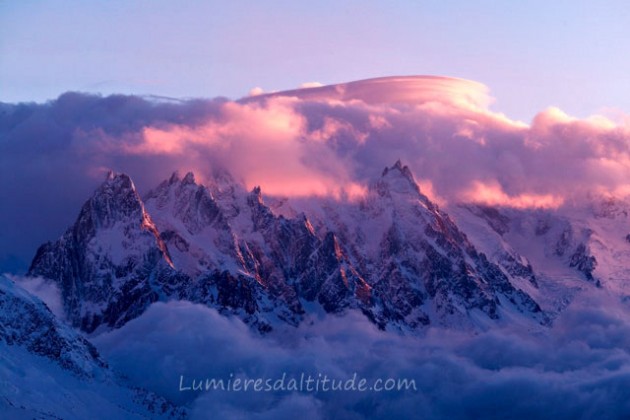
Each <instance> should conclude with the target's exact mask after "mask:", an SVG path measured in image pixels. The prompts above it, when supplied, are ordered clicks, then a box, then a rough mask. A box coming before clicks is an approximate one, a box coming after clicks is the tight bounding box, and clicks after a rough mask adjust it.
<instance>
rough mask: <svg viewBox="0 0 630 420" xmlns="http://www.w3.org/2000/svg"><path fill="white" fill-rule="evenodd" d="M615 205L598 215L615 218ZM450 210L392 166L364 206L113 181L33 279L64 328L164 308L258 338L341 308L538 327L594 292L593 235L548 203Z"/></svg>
mask: <svg viewBox="0 0 630 420" xmlns="http://www.w3.org/2000/svg"><path fill="white" fill-rule="evenodd" d="M611 206H612V205H610V206H608V207H605V208H602V209H601V211H602V212H603V213H601V214H599V215H598V216H597V215H596V216H597V217H600V219H601V218H603V219H604V220H611V218H612V220H614V219H615V217H617V216H618V214H617V213H615V212H614V206H613V207H611ZM453 215H454V216H453V217H451V216H449V215H448V214H447V213H446V212H444V211H443V210H442V209H440V208H439V206H438V205H436V204H435V203H433V202H432V201H431V200H429V199H428V198H427V196H425V195H424V194H423V193H422V192H421V191H420V188H419V187H418V184H417V183H416V181H415V179H414V176H413V174H412V173H411V171H410V170H409V168H408V167H406V166H404V165H403V164H402V163H401V162H400V161H398V162H396V163H395V164H394V165H393V166H391V167H387V168H385V169H384V170H383V171H382V173H381V174H380V176H375V177H374V179H373V180H372V182H371V183H370V184H369V187H368V189H367V191H366V193H365V194H364V195H362V196H361V197H353V198H347V197H346V198H326V197H320V198H316V199H311V200H303V201H300V200H294V201H291V200H287V199H282V198H278V197H269V198H268V199H267V197H264V196H263V192H262V191H261V189H260V188H259V187H255V188H253V189H252V190H251V191H250V190H247V189H246V188H245V187H244V186H243V185H242V184H241V183H239V182H237V181H235V180H234V179H233V178H232V177H231V175H230V174H229V173H228V172H226V171H221V170H217V171H215V176H214V177H213V178H212V179H208V180H206V181H205V182H204V183H203V184H202V183H199V182H197V181H196V179H195V176H194V175H193V174H192V173H187V174H186V175H185V176H184V177H180V176H179V175H178V174H177V173H175V174H173V175H172V176H171V177H170V179H168V180H166V181H164V182H162V183H161V184H160V185H159V186H157V187H156V188H155V189H153V190H151V191H150V192H148V193H147V194H146V195H145V196H144V197H141V196H140V194H139V193H138V192H137V190H136V188H135V186H134V184H133V181H132V180H131V179H130V178H129V177H128V176H127V175H125V174H114V173H109V174H108V176H107V179H106V180H105V182H104V183H103V184H102V185H101V186H100V187H99V188H98V189H97V190H96V191H95V192H94V194H93V196H92V197H91V198H90V199H89V200H88V201H86V202H85V204H84V205H83V207H82V209H81V211H80V212H79V216H78V218H77V220H76V222H75V223H74V225H73V226H71V227H70V228H69V229H68V230H67V231H66V233H65V234H64V235H63V236H62V237H61V238H60V239H58V240H57V241H54V242H49V243H46V244H44V245H42V246H41V247H40V248H39V249H38V250H37V253H36V255H35V257H34V259H33V262H32V264H31V267H30V269H29V272H28V276H30V277H36V276H39V277H43V278H44V279H47V281H50V282H54V283H55V284H56V285H58V287H59V288H60V290H61V294H62V299H63V307H64V312H65V315H66V318H67V320H68V321H69V322H70V323H71V324H72V325H73V326H74V327H77V328H79V329H81V330H83V331H85V332H87V333H94V332H98V331H100V330H101V329H111V328H118V327H120V326H122V325H124V324H125V323H126V322H128V321H129V320H131V319H133V318H135V317H137V316H139V315H140V314H141V313H143V312H144V311H145V310H146V308H147V307H148V306H149V305H151V304H152V303H153V302H156V301H169V300H188V301H191V302H194V303H201V304H204V305H207V306H210V307H214V308H216V309H218V310H219V311H220V312H221V313H224V314H226V315H227V314H231V315H235V316H238V317H240V318H241V319H242V320H243V321H245V322H246V323H247V324H249V325H251V326H252V327H253V328H255V329H257V330H258V331H260V332H265V331H269V330H271V329H273V328H274V327H276V326H278V325H282V324H289V325H292V326H298V325H299V324H300V323H302V322H305V321H306V320H308V319H309V318H310V317H313V316H318V314H321V313H332V314H341V313H344V312H347V311H359V312H361V313H362V314H364V315H365V316H366V317H367V318H369V320H370V321H371V322H373V323H374V324H376V325H377V326H378V327H379V328H380V329H384V330H395V331H401V332H415V331H422V329H423V328H424V327H426V326H429V325H434V326H441V327H448V328H460V329H461V328H463V329H479V328H481V329H484V328H488V326H490V325H492V324H493V323H505V322H519V323H521V322H524V323H531V324H532V325H538V326H544V325H549V324H550V323H551V322H552V320H553V318H554V316H555V315H557V313H558V312H559V311H561V310H562V308H563V305H566V303H568V302H566V301H567V300H570V296H571V293H574V292H575V291H576V290H581V289H584V288H587V287H598V286H601V280H600V279H599V278H598V277H597V275H596V272H595V271H596V268H597V267H598V259H597V258H596V257H595V256H594V255H593V252H592V249H591V248H592V246H593V245H592V244H593V243H594V241H596V235H595V232H594V231H593V230H592V229H589V228H586V227H583V226H580V225H579V224H578V223H575V222H571V221H569V220H568V219H566V218H563V217H561V216H559V215H557V214H555V213H552V212H548V211H542V210H539V211H532V210H528V211H524V210H520V211H519V210H515V209H498V208H492V207H487V206H479V205H471V204H467V205H459V206H454V207H453ZM622 215H623V217H627V214H622ZM458 223H459V226H458ZM528 230H533V232H532V231H528ZM624 236H625V235H624ZM532 237H533V238H534V239H536V240H538V241H543V242H544V245H543V246H542V247H538V250H539V251H541V252H539V254H541V253H542V254H541V255H534V254H532V253H531V252H530V250H529V249H523V247H519V246H518V245H519V244H523V243H525V242H527V243H529V244H530V245H529V247H530V248H532V246H531V244H532ZM624 240H625V239H623V238H622V239H621V241H624ZM595 243H597V242H595ZM558 277H562V278H564V279H565V280H566V281H564V282H558V281H556V280H557V278H558ZM550 287H553V288H555V289H557V290H556V292H554V293H548V291H549V290H548V289H549V288H550ZM563 302H564V303H563Z"/></svg>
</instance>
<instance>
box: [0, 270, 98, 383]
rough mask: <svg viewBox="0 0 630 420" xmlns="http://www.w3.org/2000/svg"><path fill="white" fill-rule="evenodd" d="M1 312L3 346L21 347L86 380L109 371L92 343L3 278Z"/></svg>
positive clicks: (0, 300)
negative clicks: (101, 371) (101, 372)
mask: <svg viewBox="0 0 630 420" xmlns="http://www.w3.org/2000/svg"><path fill="white" fill-rule="evenodd" d="M0 308H1V310H0V342H4V343H6V344H8V345H9V346H22V347H24V348H26V350H27V351H29V352H31V353H33V354H36V355H39V356H43V357H46V358H48V359H50V360H53V361H55V362H56V363H58V364H59V365H60V366H61V367H62V368H64V369H66V370H69V371H71V372H73V373H74V374H76V375H78V376H81V377H85V378H91V377H93V376H94V372H96V371H99V370H103V369H104V368H106V364H105V362H104V361H103V360H102V359H101V358H100V356H99V355H98V352H97V351H96V348H95V347H94V346H93V345H92V344H91V343H90V342H89V341H87V340H86V339H85V338H83V337H82V336H80V335H79V334H77V333H76V332H75V331H74V330H72V329H71V328H69V327H68V326H66V325H65V324H63V323H62V322H60V321H59V320H58V319H57V318H56V317H55V316H54V315H53V313H52V312H51V311H50V310H49V309H48V307H47V306H46V305H45V304H44V303H43V302H41V301H40V300H39V299H37V298H35V297H33V296H32V295H30V294H29V293H28V292H26V291H25V290H23V289H21V288H20V287H19V286H17V285H16V284H14V283H13V282H12V281H11V280H9V279H7V278H6V277H4V276H0Z"/></svg>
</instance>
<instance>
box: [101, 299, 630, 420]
mask: <svg viewBox="0 0 630 420" xmlns="http://www.w3.org/2000/svg"><path fill="white" fill-rule="evenodd" d="M580 299H581V300H578V301H576V302H575V303H574V304H573V305H572V306H571V307H570V308H569V309H568V310H567V311H566V312H564V313H563V314H562V315H561V316H560V317H559V318H558V319H557V322H556V324H555V325H554V327H553V328H552V329H551V330H545V331H539V332H530V331H527V332H526V331H520V330H514V329H512V330H509V329H497V330H492V331H489V332H484V333H480V334H477V335H472V334H466V333H462V332H454V331H445V330H440V329H430V330H428V331H427V333H426V334H425V335H424V336H423V337H407V336H399V335H396V334H391V333H384V332H381V331H378V330H376V329H375V328H374V326H373V325H372V324H370V323H369V321H367V320H365V318H364V317H362V316H361V315H360V314H354V313H349V314H347V315H346V316H344V317H338V316H328V317H325V318H323V319H320V320H315V321H314V322H313V323H312V324H311V325H307V324H303V325H302V326H301V327H300V328H299V329H293V328H291V327H287V329H285V330H278V331H276V332H274V333H271V334H269V335H267V336H264V337H261V336H258V335H256V334H255V333H253V332H252V331H251V330H250V329H248V328H247V327H246V326H244V325H243V324H242V323H241V322H240V321H239V320H237V319H234V318H225V317H224V316H221V315H220V314H218V313H217V312H216V311H215V310H214V309H210V308H207V307H203V306H200V305H194V304H191V303H186V302H171V303H157V304H154V305H153V306H152V307H150V308H149V310H148V311H147V312H146V313H145V314H143V315H142V316H141V317H140V318H137V319H135V320H133V321H131V322H130V323H128V324H127V325H125V326H124V327H123V328H121V329H119V330H115V331H112V332H109V333H106V334H103V335H100V336H98V337H96V338H95V341H96V344H97V346H98V347H99V350H100V351H101V352H103V353H104V354H105V355H106V356H107V357H108V360H110V361H111V363H112V364H113V366H114V368H116V369H119V370H121V371H122V372H125V374H126V375H128V377H129V378H130V380H131V381H132V383H134V384H136V385H140V386H144V387H147V388H149V389H150V390H153V391H155V392H157V393H158V394H160V395H163V396H166V397H168V398H170V399H173V400H175V401H177V402H178V403H185V404H188V405H190V406H191V407H192V413H193V418H204V417H206V416H207V414H208V413H209V412H212V413H215V414H216V413H221V414H224V415H226V416H230V417H236V418H239V417H244V416H249V415H251V414H252V413H255V414H254V415H256V416H258V417H257V418H273V417H274V416H276V417H278V416H280V417H283V416H288V415H295V414H296V413H300V412H303V413H304V414H303V415H308V416H310V417H308V418H330V417H333V416H334V417H339V416H341V417H344V418H366V417H368V418H392V417H397V418H409V417H413V416H414V415H417V413H422V414H423V418H427V419H434V418H454V419H460V418H489V417H490V418H492V417H493V416H494V417H496V418H540V417H553V418H560V419H564V418H580V417H587V418H589V417H594V416H596V417H601V418H623V417H627V416H628V415H630V403H628V401H627V398H626V395H627V392H626V390H627V387H628V386H630V352H628V345H629V344H630V324H629V323H628V320H627V317H625V316H624V313H625V311H626V310H627V309H626V308H625V307H623V306H622V304H620V303H618V302H617V301H616V300H614V299H613V298H612V297H611V296H609V295H608V294H607V293H606V292H605V291H597V290H596V291H595V292H594V293H593V294H591V295H590V296H582V297H580ZM155 325H160V328H159V329H156V328H154V326H155ZM303 372H304V373H306V374H312V375H313V376H314V377H316V376H317V375H318V374H327V375H329V377H332V378H340V379H346V378H351V377H352V375H353V374H354V373H356V374H357V375H358V377H360V378H362V377H365V378H366V379H368V380H370V381H372V380H375V379H378V378H409V379H413V380H415V383H416V387H417V390H416V391H405V392H380V393H378V392H318V393H309V392H280V391H278V392H253V391H248V392H227V391H208V392H196V393H194V392H180V391H179V384H180V382H179V381H180V375H184V377H185V378H199V379H204V378H217V379H218V378H224V379H227V378H230V375H233V376H232V377H240V378H242V379H247V378H250V379H254V378H273V379H277V378H280V377H282V375H283V373H284V374H287V375H288V376H289V377H299V375H300V374H301V373H303ZM370 383H372V382H370Z"/></svg>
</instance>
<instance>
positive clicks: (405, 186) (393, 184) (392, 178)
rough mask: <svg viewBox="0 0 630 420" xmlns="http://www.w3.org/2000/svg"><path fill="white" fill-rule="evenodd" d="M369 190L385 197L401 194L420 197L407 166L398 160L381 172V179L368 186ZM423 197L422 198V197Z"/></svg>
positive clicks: (418, 189)
mask: <svg viewBox="0 0 630 420" xmlns="http://www.w3.org/2000/svg"><path fill="white" fill-rule="evenodd" d="M370 190H373V191H376V192H377V193H378V194H379V195H382V196H386V195H391V194H392V193H394V194H403V195H409V194H411V195H412V196H416V195H421V193H420V188H419V187H418V184H417V183H416V180H415V178H414V176H413V174H412V173H411V170H410V169H409V167H408V166H406V165H403V164H402V163H401V161H400V160H398V161H396V163H395V164H394V165H393V166H391V167H387V168H385V169H384V170H383V173H382V174H381V177H380V178H379V179H378V180H376V182H373V183H372V184H371V185H370ZM423 197H424V196H423Z"/></svg>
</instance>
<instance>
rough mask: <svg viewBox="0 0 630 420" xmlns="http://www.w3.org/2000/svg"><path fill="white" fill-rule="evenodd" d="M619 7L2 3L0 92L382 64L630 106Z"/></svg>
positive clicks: (521, 115)
mask: <svg viewBox="0 0 630 420" xmlns="http://www.w3.org/2000/svg"><path fill="white" fill-rule="evenodd" d="M629 11H630V6H628V3H627V1H625V0H607V1H600V2H593V1H587V0H571V1H566V0H560V1H554V2H549V1H540V0H535V1H528V2H501V1H488V0H484V1H476V2H469V1H439V2H438V1H417V2H408V1H398V2H376V1H364V0H362V1H343V2H339V1H319V2H294V1H271V2H256V1H235V2H225V1H220V2H219V1H187V2H171V1H163V0H151V1H148V0H146V1H126V0H125V1H120V0H116V1H107V2H85V1H72V0H55V1H52V0H43V1H32V0H25V1H15V2H10V1H0V101H2V102H16V101H31V100H34V101H43V100H47V99H51V98H56V97H57V96H58V95H59V94H60V93H62V92H65V91H68V90H74V91H83V92H97V93H104V94H108V93H133V94H155V95H165V96H171V97H216V96H227V97H230V98H239V97H241V96H244V95H246V94H247V93H248V92H249V90H250V89H252V88H254V87H261V88H262V89H264V90H265V91H270V90H285V89H291V88H296V87H298V86H299V85H301V84H302V83H306V82H315V81H316V82H321V83H324V84H330V83H339V82H348V81H352V80H359V79H365V78H370V77H379V76H389V75H414V74H432V75H444V76H455V77H461V78H465V79H471V80H476V81H479V82H482V83H484V84H485V85H487V86H488V87H489V88H490V90H491V94H492V95H493V96H494V97H495V98H496V102H495V103H494V105H493V107H492V109H494V110H495V111H500V112H504V113H505V114H507V115H508V116H509V117H511V118H515V119H520V120H522V121H525V122H530V121H531V119H532V117H533V116H534V115H535V114H536V113H537V112H539V111H541V110H543V109H545V108H547V107H548V106H551V105H553V106H557V107H559V108H561V109H562V110H564V111H565V112H567V113H568V114H570V115H575V116H577V117H586V116H588V115H591V114H593V113H606V114H608V115H610V114H616V113H617V114H618V113H619V110H622V111H625V112H626V113H627V112H628V111H629V110H630V56H629V55H628V54H627V45H630V25H628V22H629V21H630V15H629Z"/></svg>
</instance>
